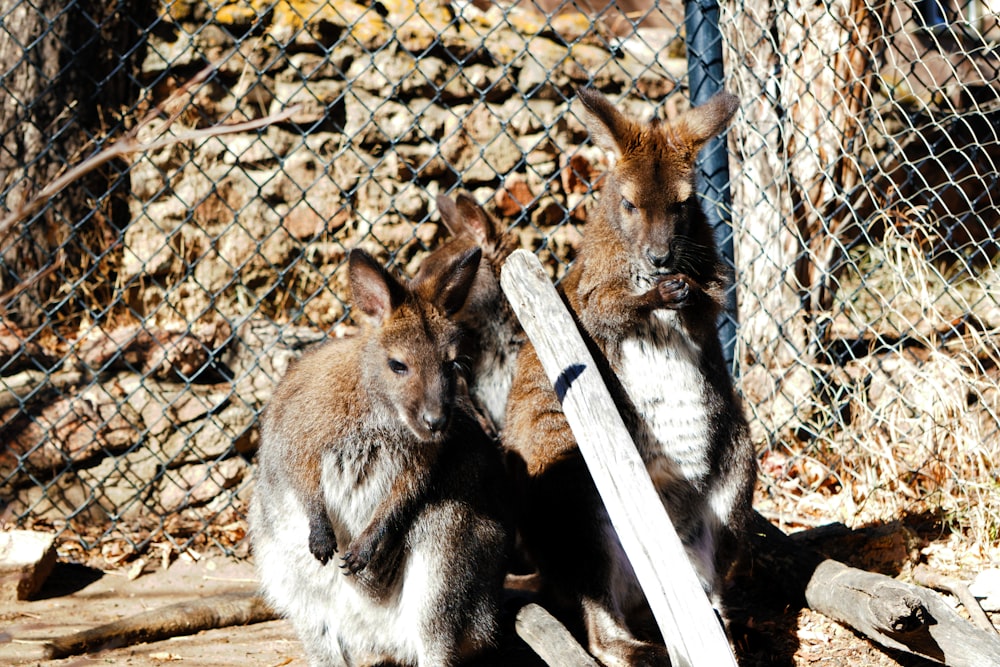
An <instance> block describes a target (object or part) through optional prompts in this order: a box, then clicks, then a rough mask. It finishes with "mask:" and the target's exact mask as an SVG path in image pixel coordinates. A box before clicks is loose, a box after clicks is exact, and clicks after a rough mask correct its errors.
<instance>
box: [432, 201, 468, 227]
mask: <svg viewBox="0 0 1000 667" xmlns="http://www.w3.org/2000/svg"><path fill="white" fill-rule="evenodd" d="M435 201H436V202H437V207H438V213H440V214H441V222H442V223H444V226H445V227H446V228H447V229H448V232H449V233H451V235H452V236H459V235H460V234H461V233H462V217H461V216H460V215H459V214H458V207H457V206H455V202H453V201H452V200H451V198H450V197H446V196H445V195H438V196H437V198H436V199H435Z"/></svg>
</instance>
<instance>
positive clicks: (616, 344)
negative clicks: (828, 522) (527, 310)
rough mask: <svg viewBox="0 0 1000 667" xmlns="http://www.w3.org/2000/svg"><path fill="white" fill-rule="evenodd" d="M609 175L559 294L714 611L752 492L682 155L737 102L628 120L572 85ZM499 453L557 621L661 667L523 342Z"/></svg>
mask: <svg viewBox="0 0 1000 667" xmlns="http://www.w3.org/2000/svg"><path fill="white" fill-rule="evenodd" d="M580 99H581V102H582V105H581V109H582V112H583V117H584V119H585V121H586V123H587V127H588V129H589V130H590V133H591V137H592V139H593V140H594V142H595V143H596V144H597V145H599V146H600V147H602V148H603V149H604V150H606V151H607V152H608V153H609V155H610V157H611V158H612V159H611V160H610V161H611V162H612V163H613V165H614V166H613V168H612V169H611V171H610V172H609V174H608V175H607V177H606V178H605V179H604V184H603V186H602V190H601V194H600V200H599V202H598V203H597V205H596V206H595V207H594V208H593V210H592V211H591V213H590V214H589V215H588V217H587V223H586V226H585V228H584V229H585V236H584V240H583V245H582V248H581V251H580V255H579V256H578V258H577V260H576V262H575V263H574V265H573V267H572V269H571V270H570V272H569V273H568V274H567V276H566V278H565V279H564V281H563V283H562V286H561V288H562V290H563V293H564V295H565V298H566V300H567V301H568V303H569V305H570V307H571V308H572V310H573V312H574V314H575V316H576V318H577V321H578V322H579V324H580V325H581V327H582V329H583V331H584V333H585V334H586V335H587V336H588V337H589V339H590V340H591V341H592V343H593V347H594V348H595V351H596V352H597V355H596V356H597V361H598V363H599V364H600V365H601V370H602V373H603V375H604V377H605V380H606V382H607V383H608V385H609V388H610V389H611V390H612V394H613V395H614V397H615V400H616V403H617V405H618V408H619V409H620V411H621V412H622V414H623V417H624V419H625V421H626V424H627V425H628V427H629V430H630V432H631V433H632V436H633V439H634V440H635V444H636V447H637V448H638V450H639V453H640V455H641V456H642V458H643V460H644V461H645V463H646V468H647V470H648V472H649V474H650V477H651V479H652V480H653V482H654V485H655V486H656V488H657V489H658V490H659V492H660V495H661V498H662V500H663V503H664V506H665V508H666V509H667V512H668V514H669V515H670V518H671V520H672V522H673V524H674V526H675V527H676V529H677V531H678V533H679V535H680V537H681V539H682V541H683V543H684V545H685V547H686V549H687V552H688V555H689V557H690V559H691V561H692V564H693V565H694V568H695V570H696V573H697V575H698V577H699V578H700V580H701V582H702V585H703V587H704V589H705V591H706V593H708V594H709V595H710V596H712V597H713V599H714V600H715V601H717V599H718V593H719V590H720V589H719V585H720V581H721V579H722V578H723V577H724V575H725V574H726V572H727V570H728V568H729V567H730V565H731V563H732V561H733V558H734V556H735V554H736V550H737V548H738V546H739V542H740V539H741V535H742V532H743V530H744V526H745V524H746V521H747V518H748V515H749V511H750V500H751V495H752V490H753V485H754V482H755V463H754V455H753V451H752V448H751V445H750V441H749V436H748V431H747V425H746V421H745V418H744V416H743V413H742V408H741V406H740V404H739V402H738V400H737V398H736V396H735V393H734V391H733V388H732V383H731V379H730V376H729V373H728V370H727V368H726V367H725V364H724V361H723V356H722V349H721V346H720V344H719V339H718V334H717V331H716V318H717V316H718V314H719V312H720V310H721V308H722V306H723V303H724V291H725V287H726V278H725V270H724V265H723V264H722V262H721V261H720V259H719V257H718V253H717V251H716V249H715V243H714V238H713V233H712V230H711V229H710V228H709V225H708V223H707V220H706V218H705V215H704V213H703V212H702V210H701V207H700V205H699V203H698V201H697V196H696V194H695V181H694V178H695V164H694V162H695V159H696V157H697V155H698V152H699V151H700V150H701V148H702V147H703V146H704V144H705V143H706V142H707V141H708V140H709V139H711V138H712V137H714V136H716V135H717V134H718V133H719V132H721V131H722V130H723V129H724V128H725V126H726V124H727V123H728V121H729V119H730V118H731V116H732V115H733V113H734V112H735V110H736V106H737V100H736V98H735V97H733V96H732V95H729V94H726V93H721V94H719V95H717V96H716V97H714V98H713V99H711V100H710V101H709V102H708V103H706V104H705V105H703V106H701V107H697V108H694V109H691V110H689V111H687V112H685V113H684V114H682V115H681V116H680V117H678V118H677V119H675V120H674V121H672V122H665V121H652V122H650V123H646V124H643V123H639V122H637V121H634V120H632V119H630V118H628V117H626V116H623V115H622V114H621V113H620V112H619V111H618V110H617V109H616V108H615V107H614V105H612V104H611V103H610V102H609V101H608V100H607V99H605V98H604V97H603V96H602V95H600V94H599V93H596V92H593V91H580ZM504 444H505V446H506V447H507V448H508V449H509V450H511V451H512V452H514V453H516V454H517V455H519V457H520V459H521V460H522V463H523V469H524V483H523V499H522V504H523V506H524V510H523V512H522V513H521V530H522V534H523V536H524V543H525V545H526V546H527V547H528V550H529V552H531V554H532V556H533V557H534V559H535V560H536V562H537V564H538V566H539V569H540V570H541V572H542V575H543V577H544V579H545V581H546V582H547V584H548V586H549V589H548V590H549V593H550V594H551V595H552V598H553V599H554V600H556V601H557V602H560V603H562V605H564V609H565V611H566V618H567V619H568V620H569V622H570V623H571V624H572V625H574V626H575V627H576V628H577V629H578V630H579V631H580V632H581V634H584V635H586V640H587V645H588V648H589V650H590V651H591V652H592V653H593V654H594V655H595V656H596V657H597V658H598V659H599V660H601V662H603V663H604V664H605V665H623V666H624V665H665V664H668V658H667V653H666V650H665V649H664V647H663V646H662V645H661V644H659V643H658V642H655V641H647V640H646V639H648V638H642V639H640V638H637V637H636V636H635V632H634V630H635V628H634V627H633V626H631V625H630V621H632V620H633V619H634V618H635V617H636V616H638V615H641V614H643V613H644V612H646V609H645V605H644V600H643V598H642V595H641V591H640V589H639V587H638V585H637V583H636V582H635V578H634V574H632V572H631V568H630V567H629V566H628V563H627V560H625V557H624V554H623V552H622V549H621V545H620V543H619V542H618V539H617V537H616V535H615V533H614V531H613V529H612V527H611V525H610V522H609V520H608V517H607V513H606V511H605V510H604V507H603V505H602V504H601V502H600V498H599V496H598V495H597V492H596V490H595V489H594V486H593V482H592V481H591V479H590V477H589V474H588V473H587V471H586V467H585V466H584V465H583V463H582V460H581V457H580V454H579V451H578V449H577V447H576V442H575V440H574V439H573V436H572V433H571V432H570V430H569V427H568V425H567V424H566V420H565V417H564V416H563V414H562V411H561V410H560V406H559V402H558V400H557V399H556V397H555V394H554V392H553V391H552V388H551V385H550V384H549V382H548V380H547V378H546V377H545V375H544V373H543V372H542V369H541V365H540V363H539V361H538V358H537V355H536V354H535V352H534V348H533V347H531V346H530V345H526V346H525V348H524V349H523V350H522V352H521V355H520V357H519V359H518V367H517V372H516V374H515V378H514V383H513V387H512V389H511V394H510V400H509V401H508V411H507V424H506V431H505V435H504Z"/></svg>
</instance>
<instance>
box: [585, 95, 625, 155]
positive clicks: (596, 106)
mask: <svg viewBox="0 0 1000 667" xmlns="http://www.w3.org/2000/svg"><path fill="white" fill-rule="evenodd" d="M576 96H577V98H578V99H579V100H580V101H581V102H583V116H584V124H585V125H586V126H587V129H588V130H589V131H590V136H591V138H592V139H593V140H594V143H595V144H596V145H597V146H599V147H600V148H603V149H604V150H606V151H608V153H609V154H611V155H612V156H613V157H615V158H619V157H621V155H622V144H623V143H624V139H625V137H626V134H627V132H628V131H629V130H630V129H631V126H632V123H631V121H629V119H628V118H626V117H625V116H623V115H622V114H621V113H619V112H618V109H616V108H615V105H613V104H612V103H611V102H610V101H609V100H608V98H606V97H605V96H604V95H602V94H601V93H599V92H597V91H596V90H592V89H590V88H581V89H579V90H578V91H577V92H576Z"/></svg>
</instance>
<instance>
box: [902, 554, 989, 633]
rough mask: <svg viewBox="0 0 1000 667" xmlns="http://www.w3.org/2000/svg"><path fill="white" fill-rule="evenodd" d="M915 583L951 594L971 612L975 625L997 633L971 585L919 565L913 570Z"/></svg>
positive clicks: (970, 615) (970, 616)
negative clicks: (970, 588)
mask: <svg viewBox="0 0 1000 667" xmlns="http://www.w3.org/2000/svg"><path fill="white" fill-rule="evenodd" d="M913 581H915V582H916V583H918V584H920V585H921V586H926V587H927V588H933V589H935V590H938V591H944V592H946V593H951V594H952V595H954V596H955V597H957V598H958V601H959V602H961V603H962V606H963V607H965V610H966V611H967V612H969V618H970V619H972V622H973V623H975V624H976V625H978V626H979V627H980V628H982V629H983V630H986V631H987V632H993V633H995V632H996V631H997V629H996V627H995V626H994V625H993V622H992V621H991V620H990V617H989V616H987V615H986V612H985V611H983V608H982V607H981V606H979V600H977V599H976V596H975V595H973V594H972V591H970V590H969V585H968V584H966V583H965V582H964V581H959V580H958V579H955V578H954V577H947V576H945V575H943V574H939V573H937V572H935V571H934V570H932V569H931V568H929V567H927V566H926V565H918V566H916V567H915V568H913Z"/></svg>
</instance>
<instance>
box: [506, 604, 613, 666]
mask: <svg viewBox="0 0 1000 667" xmlns="http://www.w3.org/2000/svg"><path fill="white" fill-rule="evenodd" d="M514 630H515V631H516V632H517V635H518V636H519V637H520V638H521V639H523V640H524V643H526V644H527V645H528V646H530V647H531V650H533V651H534V652H535V653H537V654H538V657H539V658H541V659H542V660H543V661H544V662H545V664H546V665H548V666H549V667H597V662H596V661H595V660H594V658H592V657H591V655H590V654H589V653H587V651H586V650H584V648H583V647H582V646H580V643H579V642H577V641H576V639H575V638H574V637H573V635H572V634H570V631H569V630H567V629H566V626H564V625H563V624H562V623H560V622H559V621H558V620H556V618H555V617H554V616H552V614H550V613H549V612H547V611H545V609H544V608H542V607H540V606H539V605H537V604H535V603H533V602H532V603H528V604H526V605H524V606H523V607H521V609H520V611H518V612H517V618H516V619H515V621H514Z"/></svg>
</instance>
